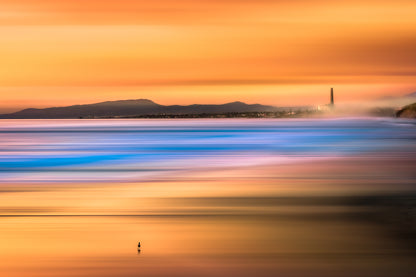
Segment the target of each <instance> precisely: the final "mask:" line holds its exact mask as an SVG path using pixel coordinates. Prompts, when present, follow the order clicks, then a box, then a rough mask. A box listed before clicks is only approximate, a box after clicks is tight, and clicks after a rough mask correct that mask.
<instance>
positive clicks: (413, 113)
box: [396, 103, 416, 118]
mask: <svg viewBox="0 0 416 277" xmlns="http://www.w3.org/2000/svg"><path fill="white" fill-rule="evenodd" d="M396 116H397V117H404V118H416V103H413V104H410V105H407V106H405V107H404V108H403V109H401V110H399V111H398V112H397V113H396Z"/></svg>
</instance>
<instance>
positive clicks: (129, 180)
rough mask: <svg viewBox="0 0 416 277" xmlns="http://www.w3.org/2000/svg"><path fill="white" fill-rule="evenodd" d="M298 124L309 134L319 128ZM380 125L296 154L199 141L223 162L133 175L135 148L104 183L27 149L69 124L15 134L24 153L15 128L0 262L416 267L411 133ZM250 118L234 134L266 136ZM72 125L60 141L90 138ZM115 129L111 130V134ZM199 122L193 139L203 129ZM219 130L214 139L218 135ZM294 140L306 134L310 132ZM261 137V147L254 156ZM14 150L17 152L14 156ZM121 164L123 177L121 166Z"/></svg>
mask: <svg viewBox="0 0 416 277" xmlns="http://www.w3.org/2000/svg"><path fill="white" fill-rule="evenodd" d="M267 124H269V123H267ZM270 124H271V123H270ZM273 124H274V123H273ZM299 124H300V123H299ZM302 124H303V123H302ZM302 124H301V127H302V128H306V130H307V131H308V133H309V134H311V133H314V132H318V133H319V132H320V131H322V130H321V129H319V128H318V129H319V130H311V128H312V129H313V128H315V127H313V126H312V127H311V126H310V125H307V126H306V127H305V125H302ZM313 124H318V123H316V122H314V123H313ZM334 124H335V123H334ZM367 124H368V125H371V123H367ZM377 124H378V123H377ZM185 125H186V124H185ZM277 125H279V124H277ZM295 125H296V124H295ZM240 127H241V126H240ZM240 127H239V128H240ZM301 127H299V126H298V128H300V130H299V129H296V130H295V133H299V134H297V135H295V136H294V137H293V138H294V139H297V140H298V142H299V140H301V139H303V138H299V136H302V135H303V133H302V131H301V130H302V128H301ZM396 127H397V126H396ZM276 128H277V129H276V130H277V131H278V132H280V131H282V130H283V129H284V131H285V132H288V130H287V128H289V127H288V126H287V125H286V123H284V126H283V127H282V128H283V129H282V128H280V129H279V126H278V127H276ZM328 128H329V129H330V130H332V129H331V128H330V127H328V126H326V127H325V132H327V131H328ZM383 128H387V127H385V126H384V127H383ZM383 128H379V129H377V128H376V130H375V133H377V136H371V137H370V138H366V139H364V140H365V141H366V143H365V144H366V145H371V147H370V146H369V147H364V149H366V150H368V149H369V148H371V149H372V150H371V151H368V152H366V151H358V152H354V151H352V152H350V151H346V152H345V153H342V155H341V154H340V155H339V156H337V155H322V156H319V155H317V154H316V153H315V152H314V151H315V150H308V151H309V152H308V153H315V154H313V155H312V156H314V159H310V157H311V155H309V156H307V157H305V159H302V156H301V155H300V154H299V153H295V154H293V153H292V154H293V155H292V154H291V155H289V156H290V159H289V160H285V162H282V160H276V159H271V160H268V162H267V163H262V164H258V163H257V162H253V160H250V162H248V163H241V162H236V163H233V162H232V161H228V162H225V161H224V158H225V157H228V156H229V155H231V154H230V153H226V154H224V152H223V151H226V150H225V149H222V150H221V151H219V152H216V153H215V154H212V155H211V156H210V155H208V153H209V152H210V151H211V150H210V151H208V152H206V151H205V150H204V151H203V152H204V153H203V156H204V155H205V156H204V157H205V158H206V159H207V160H211V161H212V159H214V160H215V158H218V157H219V156H221V157H219V160H221V163H220V162H219V165H218V166H210V167H204V166H203V165H201V164H197V165H195V167H192V166H191V165H192V163H190V164H189V165H190V168H188V169H189V170H174V171H170V172H169V174H165V173H166V172H164V173H163V174H162V173H160V172H159V173H157V174H154V175H151V176H150V175H146V176H145V177H143V176H142V175H140V178H138V177H137V175H134V174H133V175H130V174H131V172H134V170H132V169H131V168H129V167H130V166H131V164H129V163H128V161H130V162H133V163H134V164H135V163H136V162H137V160H135V159H131V158H128V159H127V160H128V161H127V160H124V161H123V163H124V164H123V168H124V169H126V168H129V170H124V169H123V170H121V169H120V171H115V172H109V173H108V174H110V175H111V176H112V178H111V180H109V181H108V182H104V181H100V182H98V181H97V179H100V178H99V177H100V176H98V177H97V178H93V180H92V181H91V180H90V179H89V180H86V179H85V178H78V175H77V174H78V172H79V171H77V170H75V171H74V172H75V173H70V171H71V169H74V168H78V164H77V163H76V162H74V163H73V164H66V165H63V166H62V167H60V168H53V166H51V165H50V164H49V162H51V161H48V162H46V161H45V159H48V158H47V157H46V156H48V155H50V153H51V152H50V151H51V150H50V149H49V150H45V151H47V154H45V157H44V156H42V155H40V156H39V154H38V153H33V152H30V151H29V150H28V149H29V148H31V147H32V148H33V147H34V148H36V149H37V150H36V151H38V150H39V147H40V148H42V147H41V146H40V145H41V143H40V142H39V141H43V140H44V139H46V137H48V138H49V141H51V140H54V139H55V140H56V141H55V142H57V141H60V142H59V143H62V141H61V140H62V139H64V138H63V137H62V136H61V134H59V136H58V137H59V138H54V139H52V138H53V136H54V134H53V132H52V136H45V137H43V138H39V137H38V138H36V140H37V143H36V144H28V142H27V141H26V142H22V141H20V143H22V145H23V146H25V147H27V148H28V149H26V151H24V157H23V156H22V155H23V154H22V153H20V152H19V153H20V154H16V155H15V156H13V155H12V154H11V153H8V154H7V155H6V152H7V151H6V150H7V149H6V148H7V147H6V146H7V145H9V144H13V143H15V141H14V142H12V141H11V140H9V142H7V143H9V144H7V143H5V142H3V143H4V145H6V144H7V145H6V146H4V145H3V146H4V148H3V154H0V160H1V162H2V165H4V167H8V168H9V169H13V170H11V171H10V172H8V171H7V170H6V169H4V170H3V171H1V172H0V174H3V175H2V176H3V177H4V178H3V179H2V182H1V184H0V261H1V262H0V275H1V276H348V277H349V276H377V277H378V276H415V274H416V266H415V265H414V259H415V255H416V252H415V250H414V249H416V247H415V246H416V240H415V237H416V210H415V207H416V191H415V188H414V184H415V180H416V175H415V173H414V164H416V158H414V157H415V155H414V154H415V153H416V145H415V144H414V135H412V134H413V133H412V132H410V133H409V132H407V129H408V128H410V127H406V128H405V132H404V133H400V132H398V135H395V136H399V137H400V139H399V140H397V141H395V142H394V143H393V142H392V138H386V136H389V135H388V134H389V132H387V131H386V130H384V129H383ZM397 128H398V127H397ZM202 129H203V128H202ZM248 129H249V131H250V132H249V134H250V138H247V137H244V135H242V136H243V137H239V132H241V130H235V132H234V133H235V134H234V135H233V136H234V138H237V140H240V141H241V140H244V143H245V146H244V147H243V148H244V149H246V150H247V149H249V148H250V147H249V146H247V145H248V144H250V143H251V144H254V145H255V147H254V148H256V147H257V146H256V145H257V144H258V142H254V140H253V139H254V138H256V136H255V134H256V132H255V131H253V130H251V129H250V128H249V127H248ZM227 130H228V129H227ZM395 130H396V131H397V130H398V129H395ZM268 131H270V130H268ZM361 131H362V130H361ZM198 132H199V131H198ZM198 132H197V133H198ZM226 132H228V131H226ZM282 132H283V131H282ZM331 132H332V131H330V134H331V135H334V133H331ZM338 132H339V130H338V131H336V132H335V133H338ZM363 132H364V134H363V135H362V136H360V134H355V135H354V136H358V137H359V139H358V140H354V139H351V140H350V141H349V140H346V141H345V142H343V143H345V144H342V147H343V148H344V149H341V150H342V151H344V150H345V149H346V148H348V149H353V148H360V147H363V145H361V144H360V143H359V142H357V141H361V140H362V139H363V137H365V135H366V134H367V135H368V133H366V132H365V130H364V131H363ZM35 133H36V132H35ZM40 133H42V132H40ZM283 133H284V132H283ZM347 133H349V132H347ZM69 134H71V133H69ZM227 134H228V133H227ZM38 135H39V134H38ZM78 135H79V134H78ZM78 135H74V136H75V137H73V138H72V139H73V140H74V141H76V142H77V143H75V144H74V145H70V144H69V145H68V144H67V143H63V144H60V147H63V148H65V149H66V150H64V152H65V151H68V147H69V148H73V147H76V148H83V147H84V146H85V145H84V144H82V143H85V139H86V138H88V136H89V135H88V132H87V133H85V132H84V133H82V134H81V136H82V138H80V137H77V136H78ZM116 135H117V132H110V136H111V137H112V141H116V138H115V137H114V136H116ZM123 135H126V134H125V133H123ZM165 135H166V134H165ZM177 135H183V133H181V132H179V133H178V134H177ZM199 135H200V132H199ZM199 135H198V138H195V140H196V141H198V139H202V140H203V141H204V142H206V141H207V137H206V136H205V135H204V136H203V137H199ZM6 136H10V137H11V136H12V135H11V134H10V132H9V133H7V134H6ZM39 136H43V135H39ZM283 136H284V134H283ZM10 137H9V138H10ZM214 137H215V140H217V139H218V134H216V135H215V136H214ZM260 137H261V136H260ZM278 137H279V136H276V138H278ZM263 138H265V137H263ZM19 139H20V140H22V137H19V138H18V139H17V140H19ZM129 139H130V138H129ZM228 139H229V138H228V135H227V136H224V137H222V138H221V139H220V140H221V141H222V142H223V145H228V144H230V145H231V142H229V141H228ZM396 139H397V138H396ZM167 140H168V139H167ZM367 140H368V141H367ZM4 141H6V140H4ZM208 141H209V139H208ZM398 141H402V142H403V143H398ZM263 142H264V143H266V144H267V143H268V142H267V140H263ZM327 142H328V141H327ZM43 143H44V142H43ZM331 143H334V141H332V142H328V145H330V144H331ZM46 144H47V143H45V145H46ZM300 144H301V145H300V146H303V147H306V146H308V147H311V145H309V142H308V141H307V140H305V141H303V142H301V143H300ZM318 144H320V142H318ZM356 144H357V145H356ZM380 144H383V147H382V149H379V148H378V149H377V151H374V148H372V147H375V146H374V145H380ZM75 145H76V146H75ZM314 145H315V146H316V143H315V142H313V143H312V146H314ZM388 146H390V147H388ZM403 146H404V147H405V150H406V151H404V149H403ZM230 147H231V146H230ZM233 147H234V148H235V147H236V146H233ZM281 147H282V149H283V148H284V147H283V146H281ZM287 147H288V148H290V145H288V146H287ZM86 148H87V147H85V149H86ZM266 148H267V147H266ZM105 149H106V148H105V147H104V148H102V149H100V150H99V151H98V150H97V151H98V152H100V153H101V152H102V151H104V150H105ZM227 149H228V148H227ZM337 149H338V148H337V147H335V148H332V150H331V151H333V152H334V153H335V152H336V150H337ZM15 150H16V149H15ZM15 150H13V151H15ZM61 150H62V149H61ZM153 150H154V149H153ZM153 150H152V151H153ZM263 150H264V149H262V148H261V147H260V148H258V150H256V151H259V152H258V155H259V156H261V155H263V154H262V153H263ZM269 150H270V149H269ZM286 150H287V149H286ZM393 150H394V151H393ZM72 151H74V150H73V149H72V150H71V151H70V152H71V153H73V152H72ZM77 151H79V149H78V150H77ZM117 151H124V150H123V149H122V150H120V149H118V150H117ZM149 151H150V150H149ZM155 151H156V152H157V154H155V155H156V156H157V159H159V160H160V159H162V158H163V157H161V156H160V153H159V151H161V150H160V148H158V150H155ZM163 151H167V152H166V153H170V155H171V158H172V157H173V156H175V157H174V158H175V159H185V160H186V161H187V162H188V158H190V159H194V157H189V155H188V156H187V155H182V156H181V155H180V154H178V153H177V152H175V151H178V152H181V151H183V149H179V150H178V149H176V150H175V147H172V148H171V149H168V150H163ZM193 151H197V150H192V151H190V152H193ZM198 151H199V150H198ZM238 151H243V150H241V149H239V150H238ZM247 151H249V150H247ZM279 151H280V150H279ZM287 151H289V152H290V151H292V150H290V149H289V150H287ZM342 151H340V152H342ZM81 152H82V151H81ZM295 152H296V151H295ZM329 152H330V151H328V150H326V154H328V153H329ZM172 153H173V154H172ZM238 153H240V152H238ZM238 153H237V152H235V153H234V154H233V155H237V154H238ZM256 153H257V152H256ZM337 153H338V152H337ZM95 154H97V153H95ZM71 155H72V154H71ZM97 155H98V154H97ZM273 155H276V156H278V154H277V153H275V154H273ZM6 156H7V157H6ZM33 156H36V159H39V160H43V163H40V164H39V166H38V168H34V167H35V165H36V162H34V161H33V160H30V159H31V158H34V157H33ZM98 156H100V155H98ZM162 156H163V155H162ZM208 156H209V157H208ZM237 156H238V157H237ZM237 156H235V157H234V158H236V159H241V157H242V156H241V155H237ZM249 156H250V159H252V158H253V157H254V156H255V155H254V154H253V153H251V154H250V155H249ZM100 157H101V156H100ZM49 158H50V157H49ZM7 159H11V160H13V161H14V162H11V163H8V164H7V162H6V161H7ZM200 161H201V160H200ZM202 161H203V160H202ZM107 162H108V163H110V164H113V165H114V166H116V167H117V166H120V163H117V162H114V160H111V159H110V160H109V161H107V160H105V161H100V162H99V163H95V162H93V166H94V167H95V169H99V170H98V172H101V171H103V170H104V169H105V168H106V166H107V165H108V164H107ZM161 163H162V164H163V165H161V167H164V166H166V164H169V167H171V166H172V165H173V163H172V161H161ZM171 163H172V164H171ZM224 163H225V165H226V166H224ZM213 164H215V162H214V163H213ZM90 166H91V165H90ZM153 166H154V165H153ZM12 167H13V168H12ZM78 169H79V168H78ZM50 170H52V171H54V172H55V174H56V175H54V176H55V177H57V176H58V177H59V178H58V179H59V180H60V181H56V179H53V178H52V179H50V180H49V181H48V182H44V179H45V178H46V179H47V178H49V177H50V176H49V175H42V174H49V173H50V172H51V171H50ZM94 172H95V171H94V170H93V171H88V172H87V173H88V176H94V174H99V173H97V172H95V173H94ZM39 174H40V175H39ZM117 174H120V175H121V177H122V178H121V177H120V178H119V179H117V178H116V177H117ZM152 174H153V173H152ZM41 175H42V178H41ZM48 176H49V177H48ZM83 176H84V177H85V176H87V175H83ZM71 178H72V179H73V180H72V181H70V179H71ZM80 179H82V180H80ZM87 179H88V178H87ZM13 180H14V181H13ZM40 180H41V181H40ZM53 180H55V181H53ZM62 180H65V181H62ZM139 242H140V247H139V245H138V243H139Z"/></svg>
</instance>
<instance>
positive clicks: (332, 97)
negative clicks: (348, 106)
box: [330, 88, 334, 108]
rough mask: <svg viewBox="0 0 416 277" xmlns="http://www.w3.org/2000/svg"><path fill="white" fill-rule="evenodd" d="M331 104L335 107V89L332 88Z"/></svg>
mask: <svg viewBox="0 0 416 277" xmlns="http://www.w3.org/2000/svg"><path fill="white" fill-rule="evenodd" d="M330 106H331V107H332V108H333V107H334V89H333V88H331V104H330Z"/></svg>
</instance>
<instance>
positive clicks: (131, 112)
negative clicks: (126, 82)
mask: <svg viewBox="0 0 416 277" xmlns="http://www.w3.org/2000/svg"><path fill="white" fill-rule="evenodd" d="M277 110H278V108H276V107H274V106H267V105H260V104H246V103H243V102H231V103H227V104H221V105H197V104H194V105H189V106H180V105H172V106H164V105H159V104H157V103H155V102H153V101H151V100H148V99H135V100H119V101H107V102H101V103H95V104H86V105H74V106H66V107H53V108H46V109H34V108H30V109H24V110H22V111H18V112H15V113H10V114H2V115H0V118H3V119H4V118H8V119H42V118H43V119H53V118H97V117H98V118H100V117H132V116H144V115H149V116H151V115H164V114H168V115H181V114H218V113H235V112H237V113H241V112H273V111H277Z"/></svg>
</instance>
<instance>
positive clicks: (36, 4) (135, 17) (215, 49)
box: [0, 0, 416, 111]
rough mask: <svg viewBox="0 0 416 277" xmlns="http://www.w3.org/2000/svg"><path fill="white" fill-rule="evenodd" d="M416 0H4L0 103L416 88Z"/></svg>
mask: <svg viewBox="0 0 416 277" xmlns="http://www.w3.org/2000/svg"><path fill="white" fill-rule="evenodd" d="M415 14H416V1H414V0H396V1H390V0H389V1H385V0H360V1H358V0H349V1H333V0H331V1H330V0H291V1H288V0H286V1H284V0H152V1H149V0H59V1H57V0H0V57H1V63H0V111H10V110H13V109H19V108H25V107H46V106H61V105H71V104H81V103H92V102H99V101H107V100H119V99H137V98H149V99H152V100H154V101H156V102H158V103H160V104H191V103H224V102H229V101H235V100H240V101H245V102H248V103H255V102H257V103H264V104H273V105H299V104H324V103H326V102H328V94H329V88H330V87H331V86H333V87H334V88H335V92H336V100H338V101H352V100H365V99H371V98H377V97H381V96H384V95H403V94H406V93H410V92H412V91H416V51H415V49H416V16H415Z"/></svg>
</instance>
